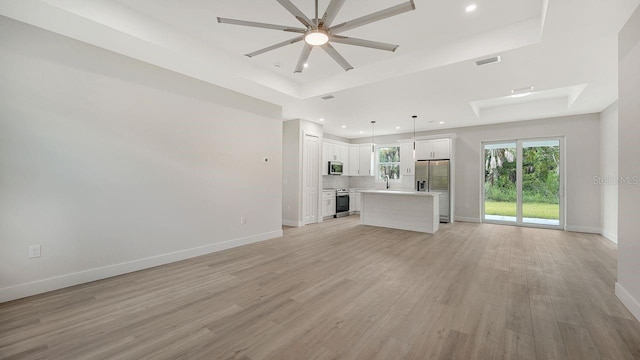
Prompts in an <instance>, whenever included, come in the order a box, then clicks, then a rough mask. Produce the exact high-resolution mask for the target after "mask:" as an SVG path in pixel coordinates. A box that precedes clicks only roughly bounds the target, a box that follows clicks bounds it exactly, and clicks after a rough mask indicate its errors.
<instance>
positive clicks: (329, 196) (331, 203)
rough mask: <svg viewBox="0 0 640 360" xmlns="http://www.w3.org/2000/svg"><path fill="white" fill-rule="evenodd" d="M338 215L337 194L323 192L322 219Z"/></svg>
mask: <svg viewBox="0 0 640 360" xmlns="http://www.w3.org/2000/svg"><path fill="white" fill-rule="evenodd" d="M335 214H336V192H335V191H334V190H331V191H323V192H322V217H327V216H333V215H335Z"/></svg>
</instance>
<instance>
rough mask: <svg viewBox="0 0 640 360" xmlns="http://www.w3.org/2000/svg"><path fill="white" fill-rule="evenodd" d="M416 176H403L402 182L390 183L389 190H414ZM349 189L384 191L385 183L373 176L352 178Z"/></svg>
mask: <svg viewBox="0 0 640 360" xmlns="http://www.w3.org/2000/svg"><path fill="white" fill-rule="evenodd" d="M414 179H415V177H414V176H402V177H401V178H400V182H393V181H392V182H390V183H389V189H392V190H413V189H414V187H413V186H414V185H413V181H414ZM349 187H350V188H357V189H384V188H385V183H384V182H382V181H376V179H375V178H374V177H373V176H350V177H349Z"/></svg>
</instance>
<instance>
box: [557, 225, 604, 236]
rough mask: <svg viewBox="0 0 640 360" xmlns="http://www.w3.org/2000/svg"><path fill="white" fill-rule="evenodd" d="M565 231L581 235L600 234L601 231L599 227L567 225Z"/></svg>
mask: <svg viewBox="0 0 640 360" xmlns="http://www.w3.org/2000/svg"><path fill="white" fill-rule="evenodd" d="M565 230H566V231H572V232H581V233H589V234H602V229H601V228H599V227H592V226H575V225H567V226H565Z"/></svg>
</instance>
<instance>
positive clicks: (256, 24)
mask: <svg viewBox="0 0 640 360" xmlns="http://www.w3.org/2000/svg"><path fill="white" fill-rule="evenodd" d="M218 22H219V23H220V24H231V25H242V26H251V27H257V28H263V29H272V30H282V31H287V32H296V33H304V32H305V31H307V29H303V28H297V27H293V26H283V25H273V24H265V23H259V22H254V21H245V20H236V19H226V18H221V17H218Z"/></svg>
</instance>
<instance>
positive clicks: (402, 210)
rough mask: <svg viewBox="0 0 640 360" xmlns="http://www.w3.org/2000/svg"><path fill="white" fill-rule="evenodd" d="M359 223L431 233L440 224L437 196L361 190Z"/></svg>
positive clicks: (413, 192) (420, 192) (421, 192)
mask: <svg viewBox="0 0 640 360" xmlns="http://www.w3.org/2000/svg"><path fill="white" fill-rule="evenodd" d="M360 194H361V196H362V199H361V201H362V203H361V206H362V207H361V209H360V223H361V224H363V225H372V226H380V227H386V228H393V229H402V230H411V231H418V232H424V233H429V234H433V233H435V232H436V231H438V227H439V225H440V206H439V203H440V201H439V196H440V195H439V194H438V193H430V192H423V191H394V190H362V191H360Z"/></svg>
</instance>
